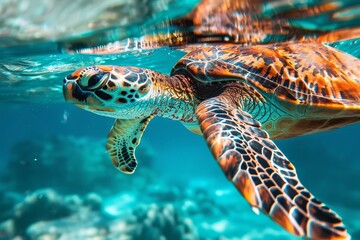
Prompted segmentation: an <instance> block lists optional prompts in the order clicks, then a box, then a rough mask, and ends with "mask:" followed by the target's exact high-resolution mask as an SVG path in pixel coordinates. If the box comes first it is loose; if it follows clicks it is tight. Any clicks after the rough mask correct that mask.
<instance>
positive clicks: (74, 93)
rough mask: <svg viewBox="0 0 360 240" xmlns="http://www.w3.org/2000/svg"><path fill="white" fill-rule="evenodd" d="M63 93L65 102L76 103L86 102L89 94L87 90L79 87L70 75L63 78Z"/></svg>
mask: <svg viewBox="0 0 360 240" xmlns="http://www.w3.org/2000/svg"><path fill="white" fill-rule="evenodd" d="M63 94H64V98H65V100H66V101H67V102H72V103H78V104H81V103H86V100H87V98H88V97H89V95H90V93H89V92H86V91H83V90H82V89H81V87H80V86H79V84H77V82H76V81H75V80H74V77H73V76H72V75H69V76H67V77H66V78H65V79H64V84H63Z"/></svg>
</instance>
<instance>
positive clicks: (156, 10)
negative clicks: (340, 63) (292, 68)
mask: <svg viewBox="0 0 360 240" xmlns="http://www.w3.org/2000/svg"><path fill="white" fill-rule="evenodd" d="M85 2H87V1H84V2H81V1H79V2H74V3H71V2H70V1H69V2H67V4H65V3H63V4H62V5H56V4H55V5H54V2H51V1H43V2H41V4H42V5H41V6H42V7H41V8H37V11H38V12H37V11H35V10H33V9H34V8H33V5H32V4H35V5H36V3H37V2H35V1H28V2H26V1H23V3H22V4H20V5H17V3H20V1H19V2H13V3H11V1H4V2H2V3H0V10H2V11H3V12H4V14H3V16H5V17H4V19H5V20H4V19H3V20H2V22H0V24H2V27H1V29H0V37H1V38H0V51H1V54H0V79H1V81H0V108H1V117H0V126H2V128H1V139H0V142H1V144H0V157H1V161H0V172H1V175H0V179H1V181H0V239H15V238H16V237H17V239H44V236H46V235H47V234H49V232H50V231H49V229H50V228H51V229H53V231H55V232H56V234H55V235H56V236H58V238H60V237H59V236H61V234H64V236H67V238H68V239H90V238H91V236H102V237H103V238H102V239H118V238H119V236H130V239H159V236H160V235H164V236H166V239H297V238H296V237H293V236H291V235H290V234H288V233H287V232H286V231H285V230H283V229H282V228H280V227H279V226H278V225H276V224H275V223H273V222H272V221H271V220H270V219H269V218H267V217H266V216H264V215H262V214H261V215H260V216H257V215H256V214H255V213H254V212H253V211H252V209H251V208H250V207H249V206H248V204H247V203H246V202H245V200H244V199H243V198H242V197H241V195H240V194H238V192H237V191H236V190H235V188H234V187H233V186H232V184H231V183H229V182H228V181H227V180H226V178H225V177H224V175H223V173H222V171H221V169H220V168H219V167H218V166H217V164H216V163H215V161H214V160H213V158H212V156H211V154H210V152H209V151H208V149H207V146H206V143H205V142H204V140H203V138H202V137H201V136H197V135H195V134H193V133H191V132H189V131H187V130H186V129H185V128H184V127H183V126H182V125H181V124H180V123H179V122H175V121H171V120H168V119H161V118H156V119H154V120H153V121H152V122H151V123H150V125H149V127H148V129H147V130H146V132H145V135H144V136H143V140H142V143H141V148H140V150H139V151H138V161H139V166H138V169H137V171H136V172H135V173H134V174H133V175H124V174H122V173H120V172H118V171H117V170H116V169H115V168H114V167H113V165H112V163H111V161H110V160H109V159H108V157H107V155H106V153H105V141H106V136H107V134H108V131H109V129H110V127H111V126H112V123H113V121H114V120H113V119H110V118H106V117H101V116H97V115H94V114H92V113H89V112H85V111H83V110H81V109H78V108H76V107H75V106H73V105H71V104H68V103H65V102H64V100H63V95H62V80H63V78H64V76H67V75H68V74H70V73H71V72H73V71H74V70H76V69H78V68H81V67H84V66H89V65H97V64H101V65H123V66H124V65H128V66H138V67H144V68H151V69H154V70H156V71H159V72H162V73H165V74H169V73H170V71H171V68H172V66H173V65H174V64H175V63H176V62H177V61H178V59H180V58H181V57H182V56H183V55H184V54H185V53H184V52H182V51H180V50H175V49H173V48H170V47H166V46H164V47H161V48H156V49H146V50H138V51H132V52H125V53H117V54H112V55H109V54H106V55H81V54H69V53H67V48H66V47H65V46H69V45H71V46H80V47H81V46H86V45H84V43H88V44H89V45H94V44H95V45H96V44H99V45H102V44H105V43H107V42H111V41H115V40H126V39H127V38H130V37H140V36H141V35H142V34H146V33H148V32H151V30H152V27H153V26H155V25H156V24H160V23H162V22H163V21H165V20H166V22H169V19H176V18H177V17H179V16H183V15H184V14H185V13H188V12H189V11H190V9H192V8H193V7H194V6H195V5H196V4H197V3H198V1H184V2H183V1H160V0H158V1H144V2H141V1H138V2H137V3H135V1H134V3H133V4H129V3H127V4H126V2H127V1H104V3H102V4H104V5H103V6H102V5H101V7H100V6H98V7H96V8H93V7H92V5H91V4H95V3H91V2H90V3H86V4H85ZM300 2H301V3H302V4H310V5H311V4H314V3H312V1H299V3H300ZM320 2H321V1H320ZM354 3H356V1H343V3H342V4H344V5H346V4H349V6H353V5H354ZM38 4H39V3H38ZM139 4H143V6H144V7H145V8H146V9H148V11H145V10H141V9H142V8H139V6H140V5H139ZM351 4H353V5H351ZM20 6H21V7H20ZM80 6H81V7H83V8H84V9H83V11H84V12H87V13H88V14H89V17H88V18H87V17H84V16H79V13H78V12H76V11H75V10H76V9H78V8H79V7H80ZM293 7H294V6H293ZM295 7H298V6H297V5H295ZM355 7H356V5H355ZM355 7H354V6H353V9H355V10H353V11H351V14H352V16H353V18H352V20H351V21H348V25H346V24H345V23H344V21H342V22H341V23H337V24H336V23H335V22H329V19H328V18H325V17H324V15H322V17H318V18H316V21H315V20H311V19H310V18H309V19H308V20H307V21H305V20H302V21H300V20H299V21H297V22H296V24H298V25H301V24H302V26H303V27H304V28H306V27H307V26H310V25H309V22H310V23H314V22H316V23H317V25H315V27H316V26H317V27H319V26H321V27H322V28H324V29H325V28H329V29H330V30H334V28H342V27H344V26H345V25H346V26H347V27H348V26H352V25H351V24H350V25H349V22H350V23H352V24H353V25H356V24H358V22H359V16H360V13H359V11H360V10H359V11H357V10H358V8H355ZM269 8H270V10H271V5H266V8H264V12H263V14H264V15H266V16H270V17H271V16H272V15H276V14H274V12H272V11H270V10H269ZM14 9H17V11H18V12H17V13H16V12H14V11H15V10H14ZM19 9H20V10H21V11H20V10H19ZM29 9H30V10H29ZM64 9H65V10H64ZM139 9H140V10H139ZM97 11H100V12H101V11H104V12H106V13H107V16H112V17H108V18H104V17H103V18H102V17H99V16H103V15H99V12H97ZM144 11H145V12H146V13H147V14H145V13H144ZM281 11H288V9H286V8H285V9H282V10H281ZM0 12H1V11H0ZM6 13H7V15H6ZM21 13H22V14H23V15H21ZM25 13H26V14H25ZM31 13H33V14H31ZM45 13H47V14H45ZM110 13H111V14H113V15H111V14H110ZM140 13H141V14H140ZM139 14H140V16H141V17H139ZM66 16H67V17H66ZM354 16H355V17H354ZM114 18H115V19H118V20H119V19H120V20H121V21H120V20H119V21H114V20H113V19H114ZM9 19H12V20H13V21H9ZM67 19H71V21H67ZM321 19H326V21H325V23H324V22H323V23H322V24H320V23H319V22H321ZM30 20H33V21H30ZM95 20H96V21H95ZM90 22H91V24H90ZM45 23H46V24H45ZM326 24H328V25H327V26H326ZM89 26H91V27H89ZM311 27H312V28H313V27H314V25H311ZM309 28H310V27H309ZM168 30H169V31H171V30H173V28H171V27H169V26H168ZM153 31H155V30H153ZM104 36H106V37H104ZM74 42H77V43H79V42H81V43H82V45H80V44H77V45H76V44H74ZM330 45H332V46H334V47H337V48H339V49H341V50H343V51H346V52H348V53H350V54H352V55H354V56H356V57H358V58H360V39H351V40H348V41H342V42H336V43H331V44H330ZM86 47H87V46H86ZM358 132H360V125H359V124H354V125H351V126H348V127H344V128H341V129H337V130H334V131H331V132H325V133H321V134H316V135H310V136H304V137H298V138H294V139H288V140H282V141H277V142H276V143H277V145H278V146H279V148H280V149H281V150H282V151H283V152H284V153H285V155H286V156H288V158H289V159H290V160H291V161H292V163H293V164H294V165H295V166H296V168H297V172H298V175H299V178H300V179H301V181H302V183H303V184H304V185H305V186H306V187H307V188H308V189H309V190H310V191H311V192H312V193H313V194H314V195H315V196H317V197H318V198H319V199H321V200H322V201H323V202H326V203H327V204H328V205H330V206H331V207H332V208H333V209H335V210H336V212H337V213H339V215H340V216H342V218H343V221H344V223H345V225H346V226H347V228H348V230H349V232H350V234H351V235H352V237H353V238H352V239H360V182H359V181H358V180H357V179H358V172H359V168H360V155H359V153H358V141H357V137H358V134H357V133H358ZM90 193H91V194H90ZM89 194H90V195H89ZM164 206H165V207H164ZM163 208H164V209H163ZM141 211H145V212H146V211H147V215H146V214H145V215H146V216H147V217H144V216H143V215H142V213H141ZM153 215H155V216H158V217H153V218H152V217H151V216H153ZM74 218H75V220H74ZM77 218H78V219H77ZM79 219H80V220H79ZM144 219H146V221H145V220H144ZM144 222H147V225H146V224H144ZM129 229H138V230H137V232H136V231H135V230H131V231H130V230H129ZM139 229H140V230H139ZM149 229H150V230H149ZM151 229H152V230H151ZM153 229H157V230H156V231H155V230H153ZM134 232H136V233H134ZM139 232H140V233H139ZM75 233H77V234H79V235H76V234H75ZM66 234H67V235H66ZM136 234H137V235H136ZM64 236H63V237H64ZM42 237H43V238H42ZM67 238H66V237H65V239H67ZM55 239H56V238H55Z"/></svg>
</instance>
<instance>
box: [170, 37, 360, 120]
mask: <svg viewBox="0 0 360 240" xmlns="http://www.w3.org/2000/svg"><path fill="white" fill-rule="evenodd" d="M176 74H186V75H188V76H190V77H191V78H192V79H196V80H198V81H200V82H202V83H204V84H207V83H214V82H219V81H241V82H245V83H247V84H249V85H250V86H252V87H254V88H255V89H256V90H257V91H258V92H260V93H261V94H262V95H263V96H264V97H265V98H266V99H267V100H270V101H272V102H273V103H275V104H276V105H277V106H281V107H282V108H285V109H288V110H293V109H294V107H296V110H297V111H298V112H300V114H304V113H305V112H306V114H307V115H309V114H315V115H318V114H322V115H325V116H326V114H340V113H341V112H342V111H345V110H346V116H350V115H352V113H351V112H352V111H353V112H354V114H356V115H357V116H358V115H359V110H360V60H359V59H357V58H355V57H353V56H351V55H349V54H346V53H344V52H341V51H339V50H337V49H335V48H332V47H329V46H326V45H323V44H316V43H311V44H309V43H282V44H275V45H257V46H249V47H243V46H234V45H232V46H205V47H202V48H199V49H197V50H195V51H192V52H190V53H188V54H187V55H185V56H184V57H183V58H182V59H181V60H180V61H179V62H178V63H177V64H176V65H175V66H174V68H173V70H172V75H176ZM214 86H216V85H214Z"/></svg>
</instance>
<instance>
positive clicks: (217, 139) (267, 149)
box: [196, 93, 349, 239]
mask: <svg viewBox="0 0 360 240" xmlns="http://www.w3.org/2000/svg"><path fill="white" fill-rule="evenodd" d="M229 98H230V97H229V95H227V94H226V93H223V94H221V95H219V96H217V97H214V98H210V99H207V100H205V101H203V102H202V103H201V104H200V105H199V107H198V109H197V111H196V115H197V119H198V122H199V125H200V128H201V130H202V132H203V136H204V137H205V139H206V141H207V142H208V146H209V148H210V149H211V152H212V154H213V156H214V157H215V159H216V160H217V162H218V164H219V166H220V167H221V168H222V170H223V171H224V173H225V175H226V177H227V178H228V179H229V180H230V181H232V182H233V183H234V185H235V187H236V188H237V189H238V190H239V192H240V193H241V194H242V195H243V196H244V197H245V199H246V200H247V201H248V202H249V204H250V205H251V206H252V207H255V208H259V209H260V210H261V211H262V212H264V213H265V214H267V215H269V216H270V217H271V218H272V219H273V220H274V221H276V222H277V223H279V224H280V225H281V226H282V227H284V228H285V229H287V230H288V231H290V232H292V233H293V234H296V235H298V236H302V237H306V238H311V239H349V236H348V234H347V232H346V230H345V228H344V225H343V223H342V221H341V219H340V217H339V216H338V215H337V214H336V213H334V212H333V211H331V210H330V209H329V208H328V207H326V206H325V205H324V204H323V203H321V202H319V201H318V200H317V199H315V198H314V197H313V195H312V194H311V193H310V192H309V191H308V190H306V189H305V188H304V187H303V186H302V185H301V183H300V181H299V179H298V178H297V175H296V170H295V167H294V166H293V164H292V163H291V162H290V161H289V160H288V159H287V158H286V156H285V155H284V154H283V153H282V152H281V151H280V150H279V149H278V148H277V146H276V145H275V144H274V142H273V141H271V140H270V139H269V135H268V134H267V133H266V131H264V130H263V129H261V124H260V123H259V122H258V121H256V120H255V119H253V118H252V117H251V116H250V114H248V113H246V112H244V111H242V110H241V109H240V108H239V106H237V105H236V104H234V101H230V100H229ZM224 112H225V115H224ZM224 116H225V117H224Z"/></svg>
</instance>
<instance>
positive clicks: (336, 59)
mask: <svg viewBox="0 0 360 240" xmlns="http://www.w3.org/2000/svg"><path fill="white" fill-rule="evenodd" d="M63 91H64V97H65V99H66V100H67V101H69V102H72V103H74V104H76V105H77V106H79V107H81V108H83V109H85V110H88V111H91V112H94V113H96V114H99V115H104V116H108V117H113V118H116V121H115V123H114V125H113V127H112V129H111V131H110V134H109V136H108V141H107V150H108V153H109V154H110V157H111V159H112V161H113V163H114V164H115V166H116V167H117V168H118V169H119V170H121V171H123V172H125V173H133V172H134V170H135V168H136V166H137V162H136V159H135V154H134V152H135V148H136V146H137V145H138V144H139V143H140V139H141V136H142V134H143V132H144V130H145V128H146V126H147V125H148V123H149V122H150V120H151V119H152V118H153V117H154V116H161V117H166V118H170V119H173V120H178V121H181V122H182V123H183V124H184V125H185V127H187V128H188V129H189V130H191V131H192V132H194V133H197V134H201V135H203V136H204V138H205V140H206V141H207V143H208V146H209V149H210V150H211V152H212V154H213V156H214V158H215V159H216V161H217V162H218V164H219V165H220V167H221V168H222V170H223V171H224V173H225V175H226V177H227V178H228V179H229V180H230V181H232V182H233V183H234V185H235V187H236V188H237V189H238V191H239V192H240V193H241V194H242V195H243V196H244V197H245V199H246V200H247V201H248V202H249V204H250V205H251V206H252V207H253V208H254V209H260V210H261V211H262V212H264V213H265V214H267V215H269V216H270V217H271V218H272V219H273V220H274V221H275V222H277V223H278V224H280V225H281V226H282V227H284V228H285V229H286V230H288V231H289V232H291V233H293V234H296V235H298V236H302V237H306V238H312V239H348V238H349V235H348V233H347V231H346V229H345V227H344V225H343V223H342V221H341V219H340V217H339V216H338V215H337V214H336V213H334V212H333V211H332V210H330V209H329V208H328V207H327V206H325V205H324V204H323V203H321V202H320V201H319V200H317V199H316V198H315V197H314V196H313V195H312V194H311V193H310V192H309V191H308V190H307V189H305V188H304V186H303V185H302V184H301V183H300V181H299V179H298V177H297V174H296V171H295V168H294V166H293V164H292V163H291V162H290V161H289V160H288V159H287V158H286V157H285V156H284V154H283V153H282V152H281V151H280V150H279V149H278V147H277V146H276V145H275V143H274V142H273V141H272V139H283V138H289V137H295V136H299V135H304V134H309V133H315V132H320V131H326V130H330V129H334V128H338V127H341V126H344V125H347V124H350V123H354V122H357V121H359V120H360V60H359V59H357V58H355V57H353V56H350V55H348V54H346V53H343V52H341V51H339V50H337V49H335V48H332V47H329V46H326V45H323V44H317V43H278V44H269V45H258V46H238V45H220V44H219V45H204V46H202V47H199V48H198V49H196V50H193V51H191V52H189V53H188V54H186V55H185V56H184V57H183V58H181V59H180V60H179V61H178V63H177V64H176V65H175V66H174V68H173V70H172V72H171V76H166V75H164V74H161V73H158V72H155V71H153V70H150V69H143V68H136V67H125V66H92V67H87V68H83V69H79V70H77V71H75V72H74V73H72V74H71V75H69V76H67V77H66V78H65V79H64V86H63Z"/></svg>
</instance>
